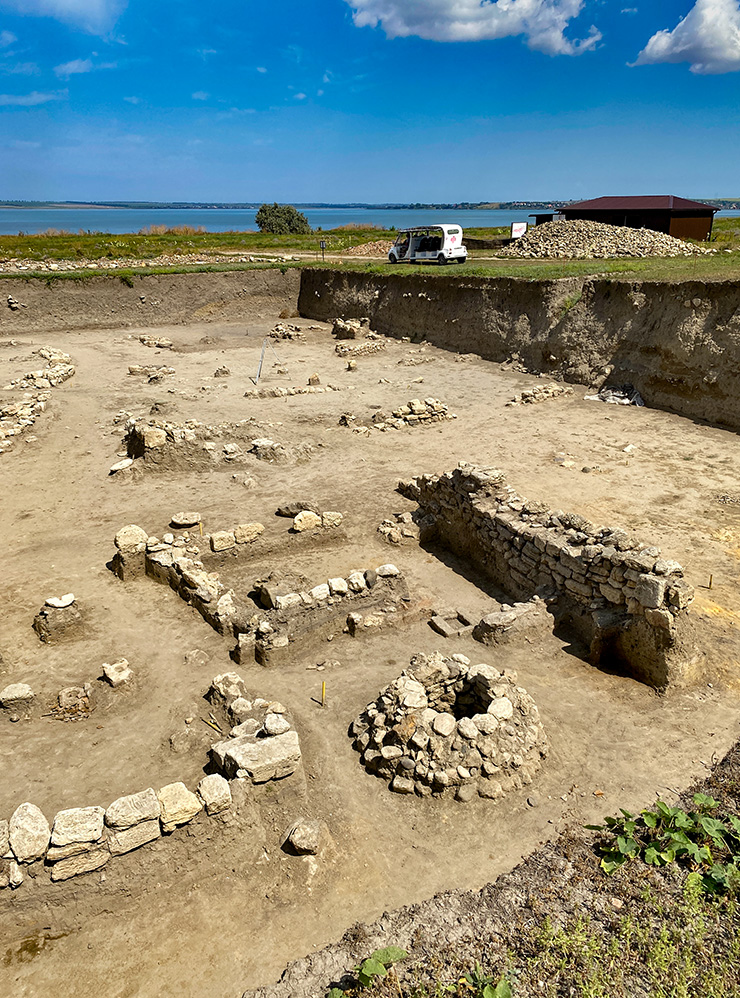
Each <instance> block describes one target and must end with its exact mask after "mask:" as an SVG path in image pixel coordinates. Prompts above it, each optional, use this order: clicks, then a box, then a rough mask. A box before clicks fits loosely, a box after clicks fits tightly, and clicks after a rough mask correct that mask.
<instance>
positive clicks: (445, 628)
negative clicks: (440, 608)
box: [429, 614, 460, 638]
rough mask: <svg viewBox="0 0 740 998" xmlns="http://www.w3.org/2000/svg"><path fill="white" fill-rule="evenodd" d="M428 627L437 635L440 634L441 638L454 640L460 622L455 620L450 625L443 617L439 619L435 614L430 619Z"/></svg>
mask: <svg viewBox="0 0 740 998" xmlns="http://www.w3.org/2000/svg"><path fill="white" fill-rule="evenodd" d="M429 626H430V627H431V629H432V630H433V631H436V632H437V634H441V635H442V637H443V638H454V637H455V636H456V635H457V632H458V630H459V629H460V622H459V621H457V620H456V621H454V622H453V623H450V622H449V621H448V620H445V618H444V617H440V616H439V615H438V614H436V615H435V616H434V617H432V618H431V619H430V621H429Z"/></svg>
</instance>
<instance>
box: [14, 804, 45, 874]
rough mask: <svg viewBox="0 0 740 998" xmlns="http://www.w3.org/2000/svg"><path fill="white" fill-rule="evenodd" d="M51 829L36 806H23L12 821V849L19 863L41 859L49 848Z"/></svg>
mask: <svg viewBox="0 0 740 998" xmlns="http://www.w3.org/2000/svg"><path fill="white" fill-rule="evenodd" d="M50 838H51V828H50V827H49V822H48V821H47V820H46V818H45V817H44V816H43V814H42V813H41V811H40V810H39V808H37V807H36V805H35V804H29V803H25V804H21V805H20V806H19V807H17V808H16V809H15V811H14V812H13V814H12V816H11V819H10V826H9V840H10V848H11V849H12V850H13V854H14V855H15V858H16V859H17V860H18V862H19V863H32V862H33V861H34V860H35V859H41V858H42V856H44V854H45V853H46V850H47V848H48V847H49V839H50Z"/></svg>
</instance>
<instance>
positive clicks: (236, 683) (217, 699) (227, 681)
mask: <svg viewBox="0 0 740 998" xmlns="http://www.w3.org/2000/svg"><path fill="white" fill-rule="evenodd" d="M246 692H247V687H246V686H245V684H244V680H243V679H242V677H241V676H240V675H239V673H238V672H225V673H223V674H222V675H220V676H214V677H213V679H212V680H211V686H210V688H209V690H208V693H207V694H206V700H208V701H209V703H212V704H220V703H223V704H225V705H226V706H227V707H228V706H229V704H231V703H232V701H234V700H236V699H237V698H238V697H244V696H245V694H246Z"/></svg>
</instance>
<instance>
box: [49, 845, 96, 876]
mask: <svg viewBox="0 0 740 998" xmlns="http://www.w3.org/2000/svg"><path fill="white" fill-rule="evenodd" d="M109 859H110V850H109V849H108V845H107V843H106V844H104V845H100V846H96V847H95V848H94V849H90V850H89V851H88V852H83V853H79V854H78V855H76V856H69V857H68V858H67V859H61V860H59V862H58V863H54V865H53V866H52V868H51V879H52V880H53V881H55V882H56V881H58V880H69V879H70V877H77V876H79V875H80V874H81V873H92V871H93V870H99V869H100V868H101V866H105V864H106V863H107V862H108V860H109Z"/></svg>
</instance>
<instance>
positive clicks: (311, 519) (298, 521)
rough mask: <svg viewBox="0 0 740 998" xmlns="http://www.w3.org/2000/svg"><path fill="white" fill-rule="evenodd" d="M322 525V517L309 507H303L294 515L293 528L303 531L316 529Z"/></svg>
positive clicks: (299, 531)
mask: <svg viewBox="0 0 740 998" xmlns="http://www.w3.org/2000/svg"><path fill="white" fill-rule="evenodd" d="M320 526H321V517H320V516H319V514H318V513H314V512H312V511H311V510H309V509H303V510H301V512H300V513H299V514H298V515H297V516H295V517H293V530H295V531H297V532H298V533H301V532H302V531H304V530H315V529H316V528H317V527H320Z"/></svg>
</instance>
